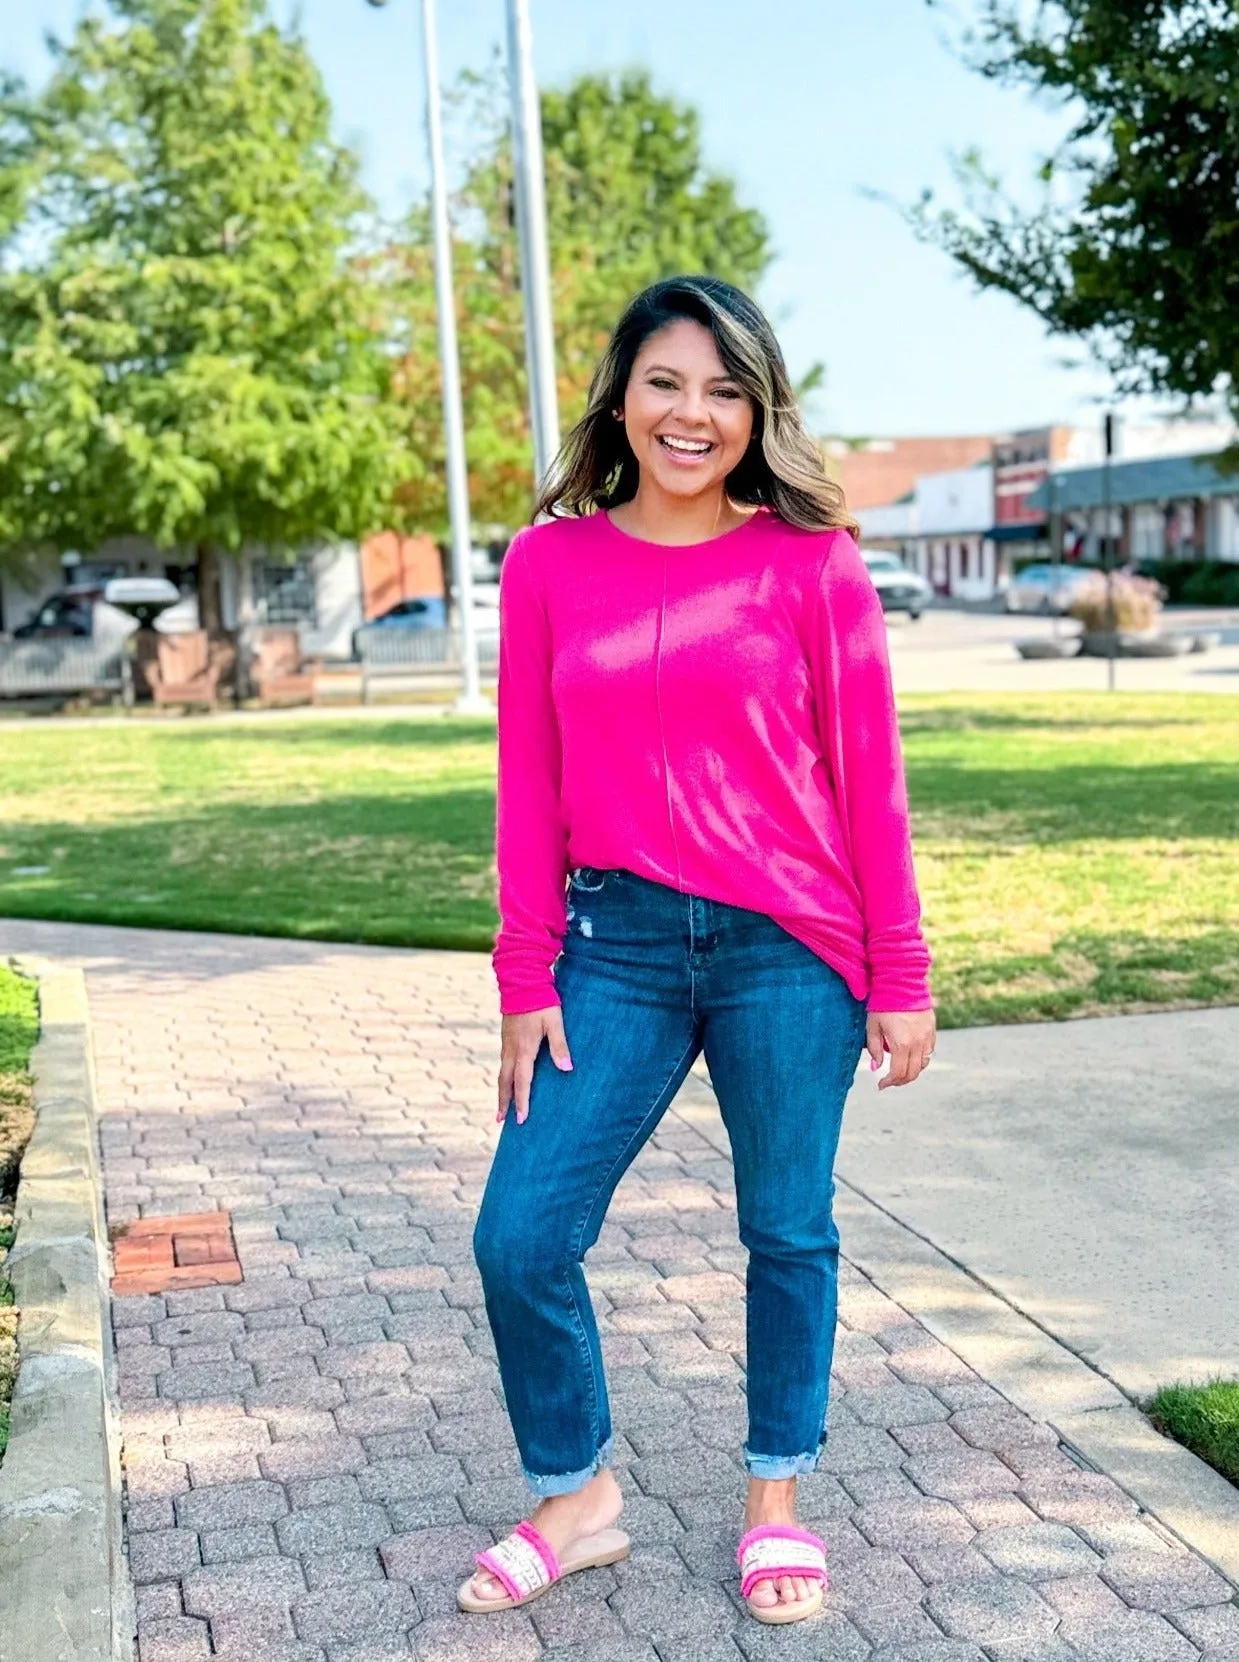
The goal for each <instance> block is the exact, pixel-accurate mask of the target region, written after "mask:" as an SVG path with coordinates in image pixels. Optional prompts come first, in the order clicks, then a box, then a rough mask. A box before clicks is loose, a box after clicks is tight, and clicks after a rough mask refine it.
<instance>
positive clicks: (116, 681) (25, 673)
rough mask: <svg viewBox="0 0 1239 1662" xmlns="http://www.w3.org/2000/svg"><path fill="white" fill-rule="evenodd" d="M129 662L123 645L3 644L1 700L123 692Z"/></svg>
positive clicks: (57, 641)
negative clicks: (61, 694) (57, 694)
mask: <svg viewBox="0 0 1239 1662" xmlns="http://www.w3.org/2000/svg"><path fill="white" fill-rule="evenodd" d="M127 669H128V661H127V659H126V657H125V651H124V648H123V647H122V646H118V645H117V644H116V643H115V642H113V643H112V644H110V645H108V646H99V645H96V643H95V642H94V641H88V640H75V639H72V638H66V639H57V638H52V639H50V640H29V641H0V698H30V697H37V696H39V695H40V694H44V693H77V692H94V691H100V692H121V691H122V690H123V689H124V687H125V685H126V680H127V676H126V671H127Z"/></svg>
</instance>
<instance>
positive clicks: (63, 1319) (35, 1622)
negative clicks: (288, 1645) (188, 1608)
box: [0, 960, 134, 1662]
mask: <svg viewBox="0 0 1239 1662" xmlns="http://www.w3.org/2000/svg"><path fill="white" fill-rule="evenodd" d="M16 967H17V968H18V969H20V970H21V971H22V972H23V973H25V974H27V975H33V976H35V977H37V979H38V982H39V1005H40V1018H41V1026H40V1037H39V1042H38V1044H37V1045H36V1047H35V1051H34V1056H33V1058H32V1062H31V1067H32V1071H33V1074H34V1102H35V1114H36V1120H35V1130H34V1135H33V1136H32V1138H31V1140H30V1144H29V1147H28V1148H27V1150H26V1153H25V1156H24V1157H23V1160H22V1168H21V1179H20V1183H19V1185H18V1191H17V1204H16V1209H15V1223H16V1230H15V1240H14V1244H13V1248H12V1250H11V1251H10V1253H9V1259H8V1266H7V1269H8V1275H9V1279H10V1281H11V1282H12V1284H13V1289H14V1293H15V1295H16V1301H17V1305H18V1308H19V1310H20V1313H21V1315H20V1322H19V1326H18V1347H19V1354H20V1358H21V1366H20V1371H19V1373H18V1376H17V1385H16V1388H15V1390H14V1393H13V1404H12V1415H11V1420H12V1423H11V1432H10V1437H9V1446H8V1450H7V1452H6V1454H5V1458H4V1464H3V1465H2V1466H0V1586H2V1587H3V1589H4V1592H3V1596H2V1597H0V1662H108V1659H110V1662H130V1659H131V1658H132V1656H133V1632H134V1621H133V1602H132V1592H131V1589H130V1585H129V1576H128V1571H127V1569H126V1566H125V1560H124V1553H123V1546H122V1532H121V1499H120V1497H121V1486H120V1463H119V1438H118V1435H117V1428H116V1420H115V1411H114V1407H113V1404H114V1402H115V1391H114V1389H113V1386H114V1377H115V1374H114V1358H113V1354H112V1342H111V1324H110V1320H109V1315H108V1302H107V1300H108V1294H107V1274H106V1269H107V1243H106V1236H105V1230H104V1222H103V1208H102V1203H101V1200H100V1189H99V1172H98V1158H97V1152H96V1139H95V1094H94V1081H93V1075H92V1069H91V1060H90V1036H89V1035H90V1028H89V1016H88V1008H87V1001H86V987H85V981H84V978H83V976H82V972H81V971H80V970H64V969H60V968H58V967H55V966H52V965H48V964H44V963H41V962H37V961H29V960H27V961H24V962H23V961H20V960H19V961H17V963H16Z"/></svg>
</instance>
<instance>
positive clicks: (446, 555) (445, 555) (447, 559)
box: [438, 542, 456, 627]
mask: <svg viewBox="0 0 1239 1662" xmlns="http://www.w3.org/2000/svg"><path fill="white" fill-rule="evenodd" d="M438 549H439V564H440V565H441V566H442V567H443V609H444V612H445V614H446V617H447V621H448V625H449V627H450V626H451V623H452V619H453V617H454V616H455V614H456V590H455V587H454V586H453V583H452V547H451V544H450V543H445V542H441V543H439V544H438Z"/></svg>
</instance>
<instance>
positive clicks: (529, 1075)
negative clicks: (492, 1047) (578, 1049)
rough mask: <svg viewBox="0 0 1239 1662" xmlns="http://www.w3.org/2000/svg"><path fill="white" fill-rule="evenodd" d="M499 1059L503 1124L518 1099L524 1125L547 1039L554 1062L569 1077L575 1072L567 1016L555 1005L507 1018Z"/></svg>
mask: <svg viewBox="0 0 1239 1662" xmlns="http://www.w3.org/2000/svg"><path fill="white" fill-rule="evenodd" d="M501 1033H502V1037H501V1040H500V1044H501V1051H500V1057H499V1112H498V1113H497V1114H496V1115H495V1118H496V1120H500V1121H502V1120H503V1119H504V1118H505V1117H506V1115H507V1112H508V1108H509V1107H510V1106H511V1103H512V1098H513V1095H515V1097H516V1123H517V1125H524V1123H525V1121H526V1120H527V1119H528V1118H529V1087H530V1085H531V1084H532V1083H533V1065H534V1063H535V1062H536V1061H537V1059H538V1052H539V1051H540V1050H541V1049H542V1040H543V1039H544V1038H545V1040H546V1042H547V1045H548V1047H549V1048H550V1052H551V1060H552V1061H553V1062H554V1064H555V1066H556V1067H557V1068H562V1069H563V1071H564V1072H565V1073H567V1072H570V1071H571V1068H572V1058H571V1056H569V1054H568V1041H567V1039H566V1038H565V1036H564V1012H563V1009H562V1007H561V1006H560V1005H558V1004H552V1005H551V1006H550V1008H549V1009H546V1010H526V1011H525V1012H524V1013H523V1014H521V1015H519V1016H504V1017H503V1021H502V1028H501Z"/></svg>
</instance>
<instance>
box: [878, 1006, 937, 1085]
mask: <svg viewBox="0 0 1239 1662" xmlns="http://www.w3.org/2000/svg"><path fill="white" fill-rule="evenodd" d="M937 1031H938V1024H937V1022H936V1021H935V1020H934V1013H933V1011H932V1010H902V1011H900V1010H895V1011H891V1012H889V1013H883V1012H880V1011H876V1010H871V1011H870V1012H869V1022H868V1026H867V1028H866V1031H865V1048H866V1049H867V1050H868V1052H869V1056H870V1065H871V1067H872V1068H873V1071H874V1072H875V1073H876V1072H877V1070H878V1069H879V1068H880V1067H881V1066H882V1054H883V1052H884V1051H887V1050H889V1051H890V1053H891V1071H890V1072H889V1073H888V1074H887V1076H886V1078H885V1079H880V1080H879V1081H878V1089H879V1090H880V1091H884V1090H885V1089H886V1087H887V1086H888V1085H910V1084H911V1083H912V1081H913V1080H914V1079H916V1078H918V1077H919V1075H920V1074H921V1073H922V1072H924V1070H925V1068H927V1067H928V1066H929V1058H930V1057H931V1056H932V1055H933V1053H934V1036H935V1034H936V1033H937Z"/></svg>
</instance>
